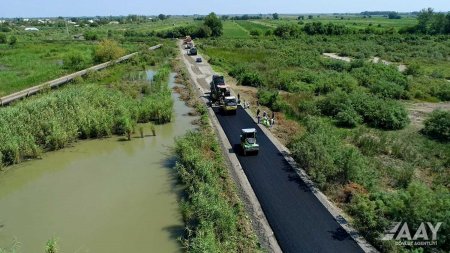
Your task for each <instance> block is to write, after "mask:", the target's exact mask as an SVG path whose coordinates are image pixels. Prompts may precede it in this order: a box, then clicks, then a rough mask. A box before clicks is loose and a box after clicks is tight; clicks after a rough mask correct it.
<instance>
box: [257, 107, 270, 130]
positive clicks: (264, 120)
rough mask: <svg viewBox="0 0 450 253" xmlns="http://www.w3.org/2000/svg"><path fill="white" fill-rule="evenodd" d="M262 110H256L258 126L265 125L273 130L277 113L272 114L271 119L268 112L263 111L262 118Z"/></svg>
mask: <svg viewBox="0 0 450 253" xmlns="http://www.w3.org/2000/svg"><path fill="white" fill-rule="evenodd" d="M260 113H261V110H260V109H259V107H258V109H256V118H257V120H258V124H263V125H264V126H266V127H269V128H272V126H273V125H275V112H272V116H271V117H270V118H269V114H268V113H267V112H266V111H263V113H262V117H261V115H260Z"/></svg>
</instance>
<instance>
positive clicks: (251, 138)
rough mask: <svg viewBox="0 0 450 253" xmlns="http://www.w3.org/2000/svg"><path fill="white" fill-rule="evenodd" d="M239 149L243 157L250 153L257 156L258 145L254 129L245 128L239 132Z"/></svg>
mask: <svg viewBox="0 0 450 253" xmlns="http://www.w3.org/2000/svg"><path fill="white" fill-rule="evenodd" d="M241 149H242V153H243V154H244V156H246V155H247V154H248V153H250V152H253V153H255V154H258V152H259V144H258V143H257V142H256V129H255V128H246V129H242V130H241Z"/></svg>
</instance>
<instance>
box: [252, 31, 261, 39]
mask: <svg viewBox="0 0 450 253" xmlns="http://www.w3.org/2000/svg"><path fill="white" fill-rule="evenodd" d="M250 35H251V36H255V37H259V36H261V31H260V30H251V31H250Z"/></svg>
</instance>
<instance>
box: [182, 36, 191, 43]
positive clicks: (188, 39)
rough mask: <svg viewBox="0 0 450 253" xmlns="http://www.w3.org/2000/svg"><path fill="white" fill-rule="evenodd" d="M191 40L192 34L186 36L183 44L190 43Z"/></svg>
mask: <svg viewBox="0 0 450 253" xmlns="http://www.w3.org/2000/svg"><path fill="white" fill-rule="evenodd" d="M191 41H192V38H191V36H186V38H185V39H184V40H183V44H188V43H189V42H191Z"/></svg>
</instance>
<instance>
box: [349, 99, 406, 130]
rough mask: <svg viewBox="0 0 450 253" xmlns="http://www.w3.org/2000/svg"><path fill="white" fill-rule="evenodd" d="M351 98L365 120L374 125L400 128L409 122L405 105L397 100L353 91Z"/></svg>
mask: <svg viewBox="0 0 450 253" xmlns="http://www.w3.org/2000/svg"><path fill="white" fill-rule="evenodd" d="M350 100H351V101H352V104H353V106H354V108H355V110H356V111H357V112H358V113H359V114H360V115H361V116H362V117H363V119H364V122H365V123H367V124H369V125H370V126H372V127H376V128H381V129H385V130H398V129H402V128H404V127H405V126H407V125H408V124H409V118H408V112H407V111H406V109H405V106H404V105H402V104H401V103H399V102H397V101H394V100H390V99H381V98H376V97H373V96H370V95H367V94H364V93H353V94H351V95H350Z"/></svg>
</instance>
